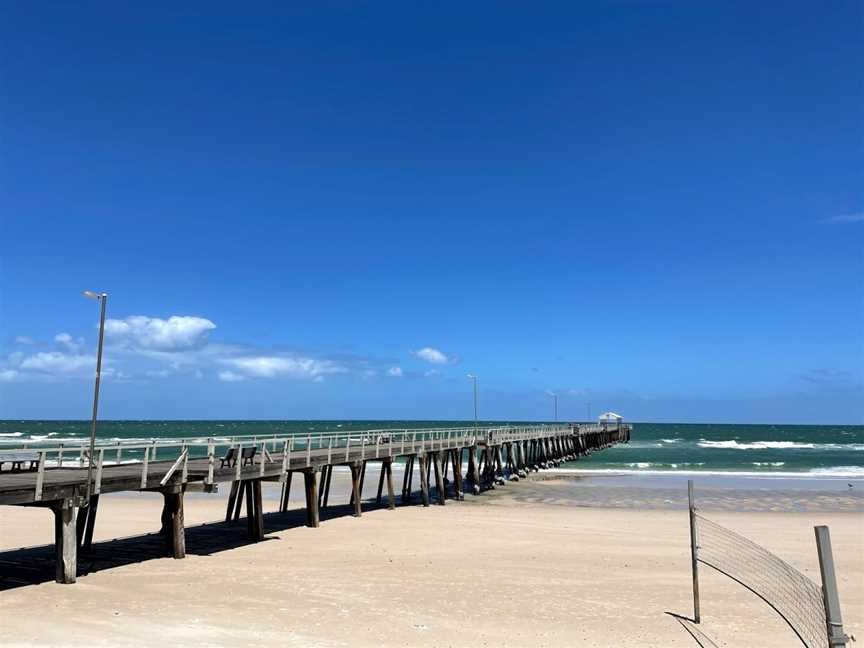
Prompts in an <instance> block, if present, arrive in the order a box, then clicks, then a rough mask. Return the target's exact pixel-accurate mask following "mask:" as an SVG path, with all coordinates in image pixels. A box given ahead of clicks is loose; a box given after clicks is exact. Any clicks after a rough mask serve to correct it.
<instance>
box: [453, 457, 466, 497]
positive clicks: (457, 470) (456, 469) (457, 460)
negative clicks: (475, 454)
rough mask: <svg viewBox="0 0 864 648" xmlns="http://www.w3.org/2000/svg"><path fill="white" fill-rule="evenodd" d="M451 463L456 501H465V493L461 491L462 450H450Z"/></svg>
mask: <svg viewBox="0 0 864 648" xmlns="http://www.w3.org/2000/svg"><path fill="white" fill-rule="evenodd" d="M450 452H451V455H452V457H453V458H452V461H453V484H454V486H455V487H456V499H457V500H463V499H465V492H464V491H463V490H462V448H459V449H457V450H451V451H450Z"/></svg>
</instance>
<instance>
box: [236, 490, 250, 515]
mask: <svg viewBox="0 0 864 648" xmlns="http://www.w3.org/2000/svg"><path fill="white" fill-rule="evenodd" d="M237 483H238V487H237V499H236V501H235V502H234V521H235V522H236V521H237V520H239V519H240V511H241V510H242V508H243V496H244V495H245V493H246V488H247V483H246V482H245V481H239V482H237ZM246 513H247V514H248V513H249V511H248V510H247V511H246Z"/></svg>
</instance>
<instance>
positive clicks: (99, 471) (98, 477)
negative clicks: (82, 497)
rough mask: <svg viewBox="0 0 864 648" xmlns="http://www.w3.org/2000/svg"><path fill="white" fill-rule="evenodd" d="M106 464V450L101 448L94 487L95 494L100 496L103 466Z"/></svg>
mask: <svg viewBox="0 0 864 648" xmlns="http://www.w3.org/2000/svg"><path fill="white" fill-rule="evenodd" d="M104 462H105V448H99V461H98V463H97V464H96V483H95V484H94V485H93V493H94V494H95V495H98V494H99V491H101V490H102V464H103V463H104Z"/></svg>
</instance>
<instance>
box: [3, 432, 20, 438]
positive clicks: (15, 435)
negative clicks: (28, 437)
mask: <svg viewBox="0 0 864 648" xmlns="http://www.w3.org/2000/svg"><path fill="white" fill-rule="evenodd" d="M20 436H24V433H23V432H0V437H20Z"/></svg>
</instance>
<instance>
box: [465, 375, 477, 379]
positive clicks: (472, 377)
mask: <svg viewBox="0 0 864 648" xmlns="http://www.w3.org/2000/svg"><path fill="white" fill-rule="evenodd" d="M466 378H471V379H472V380H474V379H476V378H477V376H475V375H474V374H468V375H467V376H466Z"/></svg>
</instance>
